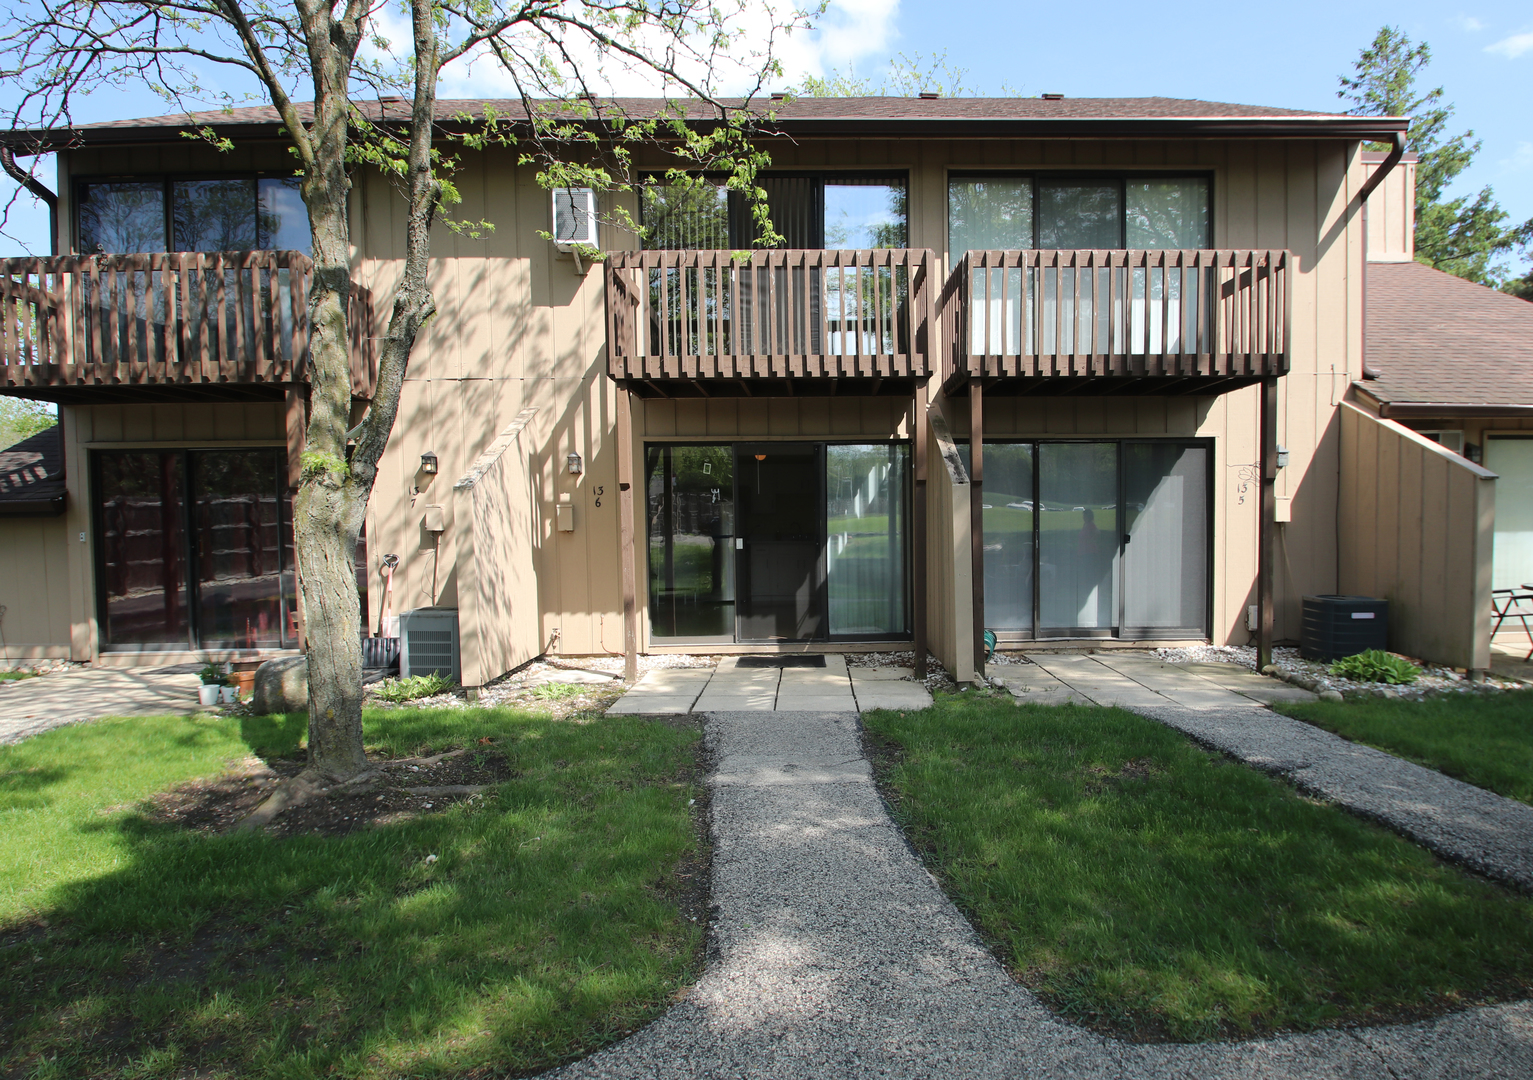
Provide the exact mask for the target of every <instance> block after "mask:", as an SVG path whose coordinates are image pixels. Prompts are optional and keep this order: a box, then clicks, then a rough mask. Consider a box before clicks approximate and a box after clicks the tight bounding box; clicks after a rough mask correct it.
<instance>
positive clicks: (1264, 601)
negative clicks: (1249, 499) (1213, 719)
mask: <svg viewBox="0 0 1533 1080" xmlns="http://www.w3.org/2000/svg"><path fill="white" fill-rule="evenodd" d="M1260 429H1261V430H1260V436H1259V437H1260V439H1261V450H1260V457H1261V461H1260V469H1261V482H1262V487H1261V501H1260V508H1259V509H1258V511H1257V514H1258V518H1257V525H1256V535H1257V553H1256V628H1257V629H1256V670H1257V671H1261V670H1262V669H1263V668H1265V667H1267V665H1268V664H1271V663H1272V622H1273V609H1272V575H1273V571H1274V566H1273V562H1272V534H1273V532H1274V530H1276V528H1277V524H1276V519H1277V380H1276V379H1272V378H1267V379H1263V380H1262V381H1261V417H1260Z"/></svg>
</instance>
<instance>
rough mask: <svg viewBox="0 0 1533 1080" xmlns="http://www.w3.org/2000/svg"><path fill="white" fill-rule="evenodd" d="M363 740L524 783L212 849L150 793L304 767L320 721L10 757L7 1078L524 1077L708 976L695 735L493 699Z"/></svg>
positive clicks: (3, 997)
mask: <svg viewBox="0 0 1533 1080" xmlns="http://www.w3.org/2000/svg"><path fill="white" fill-rule="evenodd" d="M365 725H366V733H367V740H368V743H369V745H370V747H372V748H373V749H374V750H375V751H376V752H378V753H380V754H386V755H391V756H399V755H407V754H416V753H420V752H423V751H427V750H430V751H441V750H445V749H449V748H453V747H458V746H475V747H478V746H480V745H485V744H483V743H482V740H484V739H486V738H488V739H491V740H493V749H494V750H495V751H497V752H499V753H501V754H503V755H504V756H505V759H506V761H507V763H508V764H509V766H510V776H511V778H510V779H509V780H507V781H506V782H504V783H501V784H499V785H498V786H497V787H496V788H494V789H493V790H492V791H491V792H489V793H487V795H486V796H485V797H482V798H476V799H474V800H472V801H468V802H463V803H459V804H455V805H453V806H451V807H450V808H448V809H445V810H440V811H438V812H436V813H431V814H425V815H420V816H416V817H413V818H410V819H408V820H403V821H400V822H398V823H397V824H392V825H387V826H382V827H377V828H369V829H364V830H361V831H356V832H352V833H349V834H348V835H344V836H333V837H331V836H319V835H297V836H291V837H287V838H279V837H276V836H271V835H257V836H246V835H237V836H236V835H212V834H208V833H203V832H195V831H191V830H187V829H183V828H177V827H175V826H174V825H170V824H163V823H159V822H157V821H156V820H155V819H154V817H153V816H152V815H151V814H150V813H149V812H147V810H146V809H145V806H146V800H148V799H149V797H150V796H152V795H154V794H155V793H158V792H162V791H165V790H167V789H169V788H172V787H175V786H176V785H178V784H182V783H186V782H189V781H191V780H193V779H194V778H197V777H205V776H211V775H214V774H217V773H219V772H221V771H222V769H223V767H224V766H225V764H226V763H228V762H229V761H231V760H232V759H240V758H243V757H245V756H246V755H248V754H250V753H256V754H259V755H262V756H266V757H271V756H273V755H282V754H291V753H293V752H295V751H296V750H297V749H298V747H299V743H300V739H301V737H302V733H303V718H302V717H301V716H289V717H282V716H277V717H258V718H245V719H237V718H222V719H215V718H209V717H198V718H181V717H162V718H138V719H130V720H112V721H102V722H98V723H95V724H87V725H80V726H75V727H69V728H61V729H57V730H55V731H51V732H47V733H45V734H43V735H39V736H37V737H35V738H32V739H29V740H27V741H25V742H22V743H20V744H18V745H15V746H11V747H4V748H0V963H3V964H4V967H5V971H6V978H5V979H4V980H3V985H0V1075H5V1076H27V1077H38V1078H43V1077H55V1076H57V1077H126V1076H133V1077H140V1076H142V1077H152V1076H176V1077H180V1076H189V1075H196V1076H199V1077H218V1078H222V1077H231V1078H232V1077H241V1078H244V1077H282V1078H284V1080H288V1078H293V1080H298V1078H307V1077H321V1076H323V1077H331V1076H341V1077H404V1076H409V1077H433V1076H462V1075H478V1074H479V1073H480V1072H483V1073H485V1074H490V1073H494V1074H495V1075H522V1074H523V1073H525V1072H528V1071H532V1070H537V1069H542V1068H547V1067H549V1066H552V1065H555V1064H557V1063H559V1062H560V1061H563V1060H566V1059H568V1058H570V1057H572V1056H576V1055H579V1054H582V1053H585V1052H588V1051H589V1050H591V1049H593V1048H595V1047H596V1046H599V1045H601V1044H603V1043H606V1042H609V1041H611V1040H613V1039H615V1038H617V1037H620V1036H621V1035H622V1034H624V1033H625V1032H627V1031H630V1030H632V1029H633V1028H634V1027H636V1026H637V1025H639V1024H641V1023H643V1022H645V1021H646V1020H648V1019H649V1018H651V1017H653V1016H654V1015H656V1014H657V1013H658V1012H659V1011H661V1010H662V1009H663V1008H664V1007H665V1006H666V1005H667V1004H668V1003H669V999H670V995H671V994H672V993H674V992H675V991H676V990H677V989H678V988H679V987H680V986H682V985H684V984H685V983H686V982H687V981H688V980H689V979H690V978H691V977H692V976H693V975H694V973H695V971H696V968H697V964H698V962H699V959H700V957H699V951H700V943H701V935H702V921H701V919H698V920H697V921H694V919H693V918H691V917H689V916H688V914H686V913H684V912H683V911H682V906H683V905H691V904H693V903H694V902H695V901H696V900H697V899H698V897H696V896H695V895H694V894H695V893H696V889H697V884H695V883H697V882H700V875H699V874H698V873H696V872H693V871H689V870H688V869H687V867H688V866H690V865H692V864H693V863H695V862H696V861H697V860H699V858H700V855H699V841H698V835H697V831H696V829H695V825H694V821H693V816H692V815H693V812H692V811H691V810H689V809H688V800H689V799H692V798H694V797H697V798H701V792H700V790H699V788H698V785H697V779H698V778H697V776H696V758H695V751H696V745H697V734H696V732H695V731H693V730H690V729H686V728H682V727H676V726H668V725H666V724H663V723H656V722H645V721H638V720H634V719H631V718H619V717H613V718H610V719H607V718H601V719H597V720H594V721H592V722H589V723H581V724H575V723H568V722H560V721H555V720H552V719H550V718H548V717H546V716H537V715H532V714H529V713H524V712H514V711H510V710H469V709H462V710H459V709H446V710H408V709H402V710H389V711H384V710H380V711H377V712H369V713H367V714H366V716H365ZM428 855H434V856H436V858H435V860H428V859H427V856H428ZM684 874H691V876H690V877H686V878H684V877H682V876H681V875H684ZM692 914H693V915H696V914H697V911H695V910H694V911H693V912H692Z"/></svg>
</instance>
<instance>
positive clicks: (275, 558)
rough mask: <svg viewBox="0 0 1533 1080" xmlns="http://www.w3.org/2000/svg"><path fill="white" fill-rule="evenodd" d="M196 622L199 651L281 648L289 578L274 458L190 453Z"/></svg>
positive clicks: (292, 601)
mask: <svg viewBox="0 0 1533 1080" xmlns="http://www.w3.org/2000/svg"><path fill="white" fill-rule="evenodd" d="M191 464H192V471H193V477H192V490H193V491H194V492H195V493H196V495H195V499H194V504H193V508H192V521H193V528H194V542H195V544H196V549H197V624H198V627H199V631H200V633H199V636H200V638H201V640H202V644H203V646H204V647H205V648H226V649H277V648H281V647H282V643H283V639H284V636H285V635H284V631H285V628H284V627H283V625H282V612H283V609H284V605H285V606H286V608H287V610H289V611H291V610H295V609H296V607H297V600H296V597H295V596H294V586H295V580H294V577H293V574H292V572H291V570H290V569H289V564H290V559H289V555H288V550H287V549H288V544H287V540H286V536H285V532H284V530H283V528H282V507H281V505H280V503H279V496H278V492H279V491H281V490H282V488H281V484H280V481H279V477H278V475H277V466H278V461H277V455H276V454H270V453H260V454H252V453H249V452H246V451H238V450H236V451H203V452H199V453H194V454H192V455H191Z"/></svg>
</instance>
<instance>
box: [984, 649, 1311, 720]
mask: <svg viewBox="0 0 1533 1080" xmlns="http://www.w3.org/2000/svg"><path fill="white" fill-rule="evenodd" d="M1031 660H1032V663H1030V664H990V665H987V666H986V668H985V673H986V674H987V675H988V676H989V677H990V678H992V679H994V680H995V681H997V682H999V683H1001V685H1003V686H1005V687H1006V688H1007V689H1008V690H1010V691H1011V693H1012V695H1013V696H1015V697H1016V699H1017V700H1018V701H1019V702H1026V703H1028V704H1035V705H1065V704H1070V703H1076V704H1083V705H1117V706H1121V707H1123V708H1127V709H1157V708H1166V707H1175V708H1181V709H1192V710H1209V709H1256V708H1260V707H1261V706H1263V705H1270V704H1272V703H1273V702H1278V701H1313V700H1315V695H1314V694H1312V693H1310V692H1309V691H1308V690H1302V689H1300V688H1299V687H1296V686H1289V685H1288V684H1286V683H1282V682H1279V681H1278V680H1276V679H1269V678H1267V677H1265V676H1262V675H1258V674H1256V673H1255V672H1254V671H1249V670H1247V669H1246V668H1243V667H1241V666H1239V665H1237V664H1213V663H1210V664H1172V663H1168V662H1166V661H1163V660H1159V659H1157V658H1156V657H1155V656H1153V655H1152V654H1150V653H1135V652H1122V651H1103V652H1099V653H1034V654H1032V656H1031ZM1219 669H1227V670H1219Z"/></svg>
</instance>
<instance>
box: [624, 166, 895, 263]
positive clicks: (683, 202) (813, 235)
mask: <svg viewBox="0 0 1533 1080" xmlns="http://www.w3.org/2000/svg"><path fill="white" fill-rule="evenodd" d="M757 183H758V184H760V186H761V187H762V189H763V190H765V191H766V193H767V207H768V210H769V212H770V213H771V216H772V225H773V227H774V228H776V230H777V231H778V232H779V233H781V234H782V237H783V240H784V244H783V246H784V247H788V248H811V249H821V248H832V249H858V250H860V249H864V248H903V247H905V246H906V245H907V244H908V243H909V233H910V229H909V224H908V220H909V213H908V209H907V207H908V205H909V199H908V197H907V191H908V188H907V184H906V180H905V177H904V176H903V175H895V174H881V175H874V174H864V175H858V176H848V175H843V174H825V175H812V176H806V175H797V176H781V175H772V174H768V175H765V176H761V177H758V178H757ZM639 207H640V223H641V224H642V225H643V226H644V228H645V230H646V232H647V233H648V235H647V236H646V238H645V240H644V246H645V247H646V248H650V249H657V250H658V249H686V250H689V251H707V250H734V249H743V248H749V247H751V246H753V241H754V240H755V238H756V236H757V235H758V233H757V230H756V227H755V220H754V217H753V216H752V215H751V213H750V208H749V207H748V206H747V204H746V202H745V200H744V199H743V198H741V197H740V196H738V195H736V194H735V193H733V192H729V191H726V190H725V189H724V188H722V187H718V186H712V185H709V186H702V187H672V186H669V185H666V184H661V183H654V184H647V185H645V186H644V188H643V189H642V190H641V194H640V199H639Z"/></svg>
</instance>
